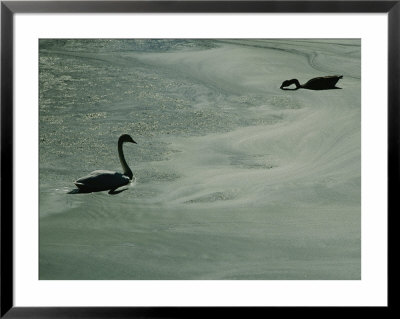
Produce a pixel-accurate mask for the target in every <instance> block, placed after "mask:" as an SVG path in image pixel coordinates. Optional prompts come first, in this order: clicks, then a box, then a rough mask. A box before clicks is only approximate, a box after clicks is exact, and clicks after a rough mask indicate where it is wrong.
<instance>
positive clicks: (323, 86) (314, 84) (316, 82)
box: [280, 75, 343, 90]
mask: <svg viewBox="0 0 400 319" xmlns="http://www.w3.org/2000/svg"><path fill="white" fill-rule="evenodd" d="M341 78H343V75H333V76H322V77H318V78H313V79H311V80H309V81H308V82H307V83H305V84H300V83H299V81H298V80H297V79H292V80H286V81H283V83H282V85H281V87H280V88H281V89H282V90H298V89H309V90H330V89H339V88H338V87H336V83H337V82H338V81H339V80H340V79H341ZM292 84H294V85H296V88H295V89H288V88H286V87H288V86H290V85H292Z"/></svg>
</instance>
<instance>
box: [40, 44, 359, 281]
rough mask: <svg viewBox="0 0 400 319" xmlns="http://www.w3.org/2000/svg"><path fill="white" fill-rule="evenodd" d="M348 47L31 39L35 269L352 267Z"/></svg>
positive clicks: (342, 271) (355, 214)
mask: <svg viewBox="0 0 400 319" xmlns="http://www.w3.org/2000/svg"><path fill="white" fill-rule="evenodd" d="M360 45H361V43H360V41H359V40H340V39H329V40H328V39H327V40H315V39H304V40H284V39H282V40H278V39H275V40H245V39H242V40H229V39H226V40H40V51H39V71H40V76H39V81H40V90H39V95H40V99H39V107H40V110H39V112H40V113H39V120H40V131H39V138H40V141H39V151H40V155H39V156H40V158H39V160H40V162H39V163H40V167H39V175H40V184H39V191H40V194H39V195H40V207H39V209H40V212H39V213H40V216H39V218H40V220H39V221H40V226H39V227H40V240H39V255H40V256H39V257H40V258H39V259H40V265H39V278H40V279H133V280H135V279H157V280H160V279H161V280H162V279H279V280H281V279H296V280H297V279H360V277H361V242H360V238H361V233H360V229H361V225H360V223H361V203H360V200H361V81H360V79H361V67H360V65H361V61H360V56H361V47H360ZM335 74H340V75H343V79H341V80H340V81H339V82H338V84H337V86H339V87H340V88H342V89H341V90H323V91H310V90H297V91H291V90H285V91H284V90H280V88H279V87H280V85H281V83H282V81H284V80H288V79H293V78H297V79H299V81H300V83H305V82H307V81H308V80H309V79H311V78H314V77H318V76H324V75H335ZM121 134H129V135H130V136H132V138H133V139H134V140H135V141H136V142H137V144H130V143H127V144H124V153H125V158H126V161H127V163H128V164H129V166H130V168H131V169H132V172H133V175H134V176H135V177H136V181H135V183H134V184H133V185H131V186H130V187H129V188H128V190H126V191H124V192H122V193H119V194H117V195H113V196H112V195H108V194H107V192H98V193H89V194H68V192H70V191H71V190H73V189H74V188H75V186H74V184H73V182H74V181H75V180H76V179H78V178H79V177H82V176H84V175H86V174H88V173H90V172H91V171H94V170H98V169H105V170H112V171H118V172H122V169H121V165H120V162H119V159H118V153H117V140H118V137H119V136H120V135H121Z"/></svg>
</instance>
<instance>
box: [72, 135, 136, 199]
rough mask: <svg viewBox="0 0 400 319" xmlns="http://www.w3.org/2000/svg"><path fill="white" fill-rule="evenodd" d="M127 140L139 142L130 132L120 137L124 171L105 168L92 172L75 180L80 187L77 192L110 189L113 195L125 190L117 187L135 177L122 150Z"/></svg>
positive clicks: (119, 151) (119, 142) (120, 155)
mask: <svg viewBox="0 0 400 319" xmlns="http://www.w3.org/2000/svg"><path fill="white" fill-rule="evenodd" d="M126 142H129V143H135V144H137V143H136V142H135V141H134V140H133V139H132V137H130V136H129V135H128V134H123V135H121V136H120V137H119V139H118V156H119V160H120V162H121V165H122V169H123V173H118V172H113V171H105V170H98V171H94V172H91V173H90V174H89V175H86V176H84V177H81V178H79V179H78V180H77V181H75V182H74V184H75V185H76V187H78V190H77V192H79V193H92V192H101V191H106V190H108V191H109V192H108V193H109V194H112V195H113V194H118V193H120V192H122V191H124V190H125V189H122V190H117V189H118V188H120V187H122V186H125V185H127V184H129V183H130V182H131V181H132V178H133V174H132V171H131V169H130V168H129V166H128V164H127V163H126V160H125V156H124V152H123V150H122V144H123V143H126Z"/></svg>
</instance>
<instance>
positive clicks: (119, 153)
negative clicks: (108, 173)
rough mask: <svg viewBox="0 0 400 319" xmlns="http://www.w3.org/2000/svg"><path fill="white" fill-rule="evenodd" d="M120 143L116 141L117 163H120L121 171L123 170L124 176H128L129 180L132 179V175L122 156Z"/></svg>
mask: <svg viewBox="0 0 400 319" xmlns="http://www.w3.org/2000/svg"><path fill="white" fill-rule="evenodd" d="M122 143H123V142H121V141H118V156H119V161H120V162H121V165H122V169H123V170H124V175H126V176H128V177H129V179H132V177H133V173H132V171H131V169H130V168H129V166H128V164H127V163H126V160H125V156H124V151H123V150H122Z"/></svg>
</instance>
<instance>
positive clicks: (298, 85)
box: [290, 79, 303, 89]
mask: <svg viewBox="0 0 400 319" xmlns="http://www.w3.org/2000/svg"><path fill="white" fill-rule="evenodd" d="M292 84H294V85H296V89H300V88H302V87H303V86H302V85H301V84H300V82H299V80H297V79H293V80H290V85H292Z"/></svg>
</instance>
